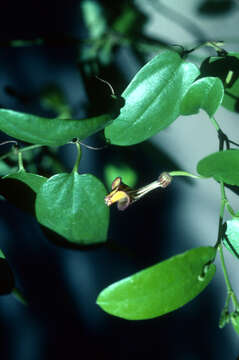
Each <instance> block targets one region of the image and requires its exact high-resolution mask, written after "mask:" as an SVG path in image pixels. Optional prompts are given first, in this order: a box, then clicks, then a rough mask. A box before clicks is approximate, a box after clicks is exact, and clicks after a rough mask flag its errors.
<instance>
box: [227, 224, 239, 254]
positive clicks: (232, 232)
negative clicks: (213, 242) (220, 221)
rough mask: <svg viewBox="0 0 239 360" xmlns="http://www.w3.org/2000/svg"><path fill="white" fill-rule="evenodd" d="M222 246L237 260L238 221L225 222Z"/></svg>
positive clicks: (238, 250) (238, 245) (238, 243)
mask: <svg viewBox="0 0 239 360" xmlns="http://www.w3.org/2000/svg"><path fill="white" fill-rule="evenodd" d="M223 244H224V246H225V247H226V248H227V250H229V251H230V253H231V254H232V255H234V256H235V257H237V258H239V219H232V220H228V221H227V229H226V232H225V238H224V239H223Z"/></svg>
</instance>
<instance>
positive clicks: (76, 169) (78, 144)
mask: <svg viewBox="0 0 239 360" xmlns="http://www.w3.org/2000/svg"><path fill="white" fill-rule="evenodd" d="M75 144H76V148H77V157H76V162H75V165H74V167H73V169H72V172H75V173H77V172H78V168H79V164H80V159H81V147H80V143H79V142H78V141H76V142H75Z"/></svg>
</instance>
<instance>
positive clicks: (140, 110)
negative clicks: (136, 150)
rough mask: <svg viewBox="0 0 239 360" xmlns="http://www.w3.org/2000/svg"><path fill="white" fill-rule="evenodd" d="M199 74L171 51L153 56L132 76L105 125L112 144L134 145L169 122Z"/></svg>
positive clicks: (174, 117) (176, 113)
mask: <svg viewBox="0 0 239 360" xmlns="http://www.w3.org/2000/svg"><path fill="white" fill-rule="evenodd" d="M198 75H199V70H198V68H197V67H196V66H195V65H194V64H192V63H186V62H185V61H184V60H183V59H181V58H180V56H179V55H178V54H177V53H175V52H173V51H165V52H162V53H161V54H159V55H157V56H156V57H154V58H153V59H152V60H151V61H150V62H149V63H147V64H146V65H145V66H144V67H143V68H142V69H141V70H140V71H139V72H138V73H137V74H136V75H135V77H134V78H133V80H132V81H131V82H130V84H129V86H128V87H127V88H126V89H125V91H124V92H123V94H122V97H123V98H124V99H125V105H124V106H123V107H122V109H121V112H120V115H119V116H118V117H117V118H116V119H115V120H114V121H113V122H112V123H111V124H110V125H109V126H107V127H106V128H105V136H106V138H107V139H109V140H110V142H111V143H112V144H116V145H133V144H137V143H139V142H142V141H144V140H146V139H148V138H149V137H151V136H152V135H154V134H156V133H157V132H159V131H161V130H163V129H165V128H166V127H167V126H169V125H170V124H171V123H172V122H173V121H174V120H176V118H177V117H178V116H179V113H180V104H181V101H182V99H183V97H184V95H185V94H186V92H187V90H188V89H189V87H190V86H191V84H192V83H193V81H194V80H195V78H196V77H197V76H198Z"/></svg>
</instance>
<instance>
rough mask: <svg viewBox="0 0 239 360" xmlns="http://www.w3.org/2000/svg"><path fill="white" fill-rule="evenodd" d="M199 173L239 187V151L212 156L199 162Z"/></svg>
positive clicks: (221, 152) (228, 151) (222, 152)
mask: <svg viewBox="0 0 239 360" xmlns="http://www.w3.org/2000/svg"><path fill="white" fill-rule="evenodd" d="M197 171H198V173H199V174H200V175H202V176H205V177H213V178H214V179H215V180H217V181H223V182H225V183H226V184H229V185H237V186H239V150H226V151H219V152H216V153H213V154H210V155H209V156H207V157H205V158H204V159H202V160H200V161H199V163H198V165H197Z"/></svg>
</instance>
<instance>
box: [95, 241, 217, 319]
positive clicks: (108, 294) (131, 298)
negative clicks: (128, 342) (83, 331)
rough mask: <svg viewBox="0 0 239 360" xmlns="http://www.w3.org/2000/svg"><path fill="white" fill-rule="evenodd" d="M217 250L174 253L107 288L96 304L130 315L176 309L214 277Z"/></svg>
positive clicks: (149, 315) (148, 316)
mask: <svg viewBox="0 0 239 360" xmlns="http://www.w3.org/2000/svg"><path fill="white" fill-rule="evenodd" d="M215 254H216V250H215V249H214V248H212V247H200V248H196V249H192V250H189V251H186V252H185V253H183V254H180V255H176V256H173V257H171V258H170V259H168V260H165V261H163V262H161V263H159V264H157V265H154V266H151V267H149V268H147V269H145V270H142V271H140V272H138V273H136V274H134V275H132V276H129V277H127V278H125V279H123V280H121V281H118V282H116V283H114V284H112V285H110V286H108V287H107V288H106V289H104V290H103V291H102V292H101V293H100V294H99V296H98V298H97V304H98V305H99V306H100V307H101V308H102V309H103V310H104V311H106V312H108V313H109V314H112V315H115V316H118V317H121V318H124V319H128V320H143V319H151V318H155V317H157V316H161V315H163V314H167V313H169V312H170V311H173V310H176V309H178V308H180V307H181V306H183V305H185V304H186V303H187V302H189V301H190V300H192V299H193V298H195V297H196V296H197V295H198V294H199V293H200V292H201V291H203V290H204V288H205V287H206V286H207V285H208V284H209V282H210V281H211V280H212V278H213V276H214V273H215V269H216V268H215V265H213V264H211V265H209V267H208V269H207V272H205V274H204V277H203V280H202V278H201V274H202V273H203V269H204V265H206V264H207V263H208V262H210V261H211V260H213V259H214V257H215Z"/></svg>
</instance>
